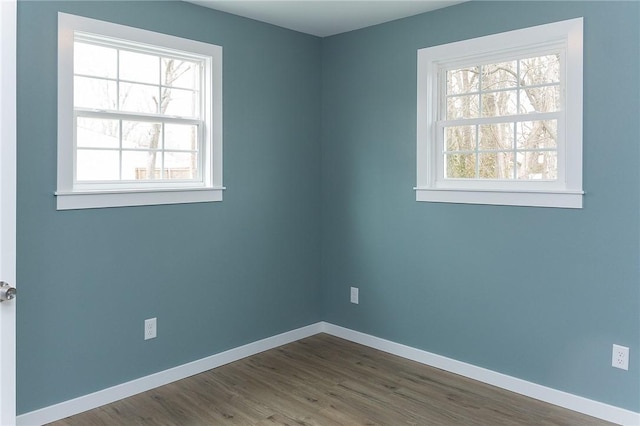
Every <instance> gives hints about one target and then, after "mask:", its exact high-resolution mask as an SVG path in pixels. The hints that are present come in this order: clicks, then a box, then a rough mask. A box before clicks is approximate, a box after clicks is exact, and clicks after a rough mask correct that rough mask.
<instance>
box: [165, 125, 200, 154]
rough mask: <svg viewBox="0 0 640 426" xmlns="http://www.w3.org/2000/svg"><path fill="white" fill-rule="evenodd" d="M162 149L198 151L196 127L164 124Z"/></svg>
mask: <svg viewBox="0 0 640 426" xmlns="http://www.w3.org/2000/svg"><path fill="white" fill-rule="evenodd" d="M164 132H165V135H164V149H180V150H189V151H196V150H197V149H198V140H197V136H196V135H197V132H198V126H195V125H183V124H165V126H164Z"/></svg>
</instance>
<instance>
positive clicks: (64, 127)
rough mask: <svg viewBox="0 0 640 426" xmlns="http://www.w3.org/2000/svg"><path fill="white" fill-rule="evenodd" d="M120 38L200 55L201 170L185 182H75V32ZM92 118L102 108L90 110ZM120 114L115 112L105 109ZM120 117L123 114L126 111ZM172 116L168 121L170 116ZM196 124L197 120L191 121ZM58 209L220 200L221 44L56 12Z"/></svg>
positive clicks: (221, 189)
mask: <svg viewBox="0 0 640 426" xmlns="http://www.w3.org/2000/svg"><path fill="white" fill-rule="evenodd" d="M76 32H78V33H83V34H91V35H95V36H98V37H107V38H111V39H117V40H122V42H123V43H131V44H137V45H140V46H144V47H146V48H151V49H153V48H157V49H158V51H159V52H162V51H163V50H166V51H171V50H175V51H180V52H189V53H192V54H194V55H197V56H198V57H204V58H206V60H204V61H203V63H204V64H205V65H204V68H205V69H204V72H203V74H204V75H203V79H202V80H203V84H202V87H201V90H202V91H203V93H204V102H203V103H204V106H203V108H204V109H203V114H202V117H203V119H202V122H200V123H199V127H200V128H201V131H200V135H201V137H202V141H203V143H202V144H201V152H199V155H202V156H203V161H202V162H201V163H200V164H202V166H203V168H204V169H201V170H199V175H200V179H198V180H197V181H189V182H175V181H174V182H171V181H168V182H162V181H156V182H145V183H143V184H141V183H117V182H116V183H114V182H110V183H105V184H99V183H97V184H96V183H93V184H86V183H81V182H76V181H75V178H74V175H75V169H76V168H75V161H76V159H75V157H76V147H75V145H76V143H75V131H76V126H75V121H76V117H77V115H78V114H77V112H76V111H74V101H73V99H74V97H73V89H74V84H73V81H74V80H73V78H74V77H73V75H74V71H73V69H74V67H73V55H74V52H73V51H74V40H75V34H76ZM88 114H92V115H95V116H99V115H100V114H105V113H102V112H100V111H94V112H88ZM106 114H108V115H112V116H113V117H115V118H119V117H120V115H123V114H118V113H106ZM123 116H126V114H124V115H123ZM169 120H170V119H169ZM194 122H195V121H194ZM57 175H58V178H57V191H56V192H55V195H56V199H57V209H58V210H69V209H87V208H105V207H123V206H143V205H156V204H180V203H198V202H211V201H222V192H223V190H224V189H225V188H224V186H223V185H222V47H221V46H217V45H213V44H208V43H203V42H198V41H195V40H188V39H184V38H180V37H175V36H170V35H167V34H160V33H156V32H153V31H147V30H142V29H138V28H132V27H128V26H124V25H119V24H113V23H110V22H104V21H99V20H95V19H90V18H85V17H81V16H75V15H70V14H66V13H58V173H57Z"/></svg>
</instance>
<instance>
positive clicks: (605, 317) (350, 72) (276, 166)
mask: <svg viewBox="0 0 640 426" xmlns="http://www.w3.org/2000/svg"><path fill="white" fill-rule="evenodd" d="M57 11H63V12H68V13H74V14H78V15H83V16H88V17H92V18H97V19H102V20H107V21H112V22H117V23H121V24H125V25H132V26H136V27H141V28H145V29H150V30H155V31H160V32H168V33H171V34H175V35H178V36H182V37H188V38H193V39H197V40H201V41H206V42H211V43H215V44H219V45H222V46H223V47H224V153H225V158H224V183H225V185H226V186H227V187H228V188H229V189H228V190H227V191H226V192H225V194H224V196H225V199H224V201H223V202H221V203H207V204H189V205H173V206H153V207H133V208H117V209H100V210H83V211H64V212H58V211H56V210H55V199H54V196H53V195H52V194H53V192H54V191H55V181H56V170H55V167H56V160H55V158H56V119H57V117H56V113H57V112H56V60H57V57H56V54H57V51H56V38H55V37H56V36H55V34H56V14H57ZM578 16H584V18H585V73H584V74H585V92H584V94H585V105H584V106H585V108H584V110H585V116H584V117H585V119H584V122H585V124H584V128H585V138H584V149H585V155H584V169H585V172H584V182H585V185H584V186H585V191H586V192H587V194H586V196H585V208H584V209H582V210H563V209H542V208H523V207H500V206H473V205H453V204H432V203H417V202H416V201H415V194H414V192H413V190H412V188H413V186H414V185H415V121H416V115H415V99H416V94H415V85H416V83H415V81H416V50H417V49H418V48H421V47H426V46H430V45H435V44H441V43H446V42H450V41H455V40H460V39H465V38H470V37H476V36H481V35H486V34H490V33H495V32H500V31H506V30H510V29H516V28H522V27H526V26H530V25H536V24H542V23H546V22H551V21H556V20H561V19H568V18H574V17H578ZM18 20H19V22H18V31H19V33H18V52H19V59H18V75H19V77H18V145H19V146H18V167H19V173H18V280H19V285H20V300H19V303H18V404H19V407H18V411H19V412H20V413H24V412H27V411H30V410H33V409H37V408H40V407H43V406H47V405H51V404H54V403H56V402H60V401H64V400H67V399H70V398H73V397H77V396H80V395H83V394H86V393H89V392H93V391H96V390H99V389H103V388H105V387H108V386H112V385H115V384H118V383H122V382H124V381H127V380H131V379H134V378H137V377H141V376H145V375H147V374H150V373H153V372H156V371H160V370H162V369H166V368H169V367H172V366H175V365H179V364H182V363H185V362H188V361H191V360H194V359H199V358H202V357H205V356H208V355H211V354H214V353H217V352H220V351H222V350H225V349H228V348H231V347H235V346H239V345H241V344H244V343H247V342H251V341H255V340H257V339H259V338H262V337H266V336H271V335H274V334H277V333H279V332H282V331H286V330H290V329H293V328H297V327H300V326H303V325H306V324H310V323H313V322H315V321H318V320H327V321H330V322H332V323H335V324H338V325H342V326H346V327H350V328H353V329H355V330H359V331H363V332H366V333H370V334H372V335H376V336H380V337H383V338H387V339H390V340H394V341H397V342H400V343H405V344H408V345H411V346H414V347H417V348H422V349H425V350H428V351H431V352H434V353H438V354H441V355H444V356H448V357H451V358H455V359H458V360H461V361H465V362H469V363H472V364H475V365H478V366H481V367H486V368H489V369H492V370H495V371H499V372H503V373H505V374H509V375H512V376H515V377H519V378H522V379H525V380H529V381H532V382H535V383H540V384H542V385H545V386H550V387H553V388H556V389H560V390H565V391H567V392H571V393H574V394H577V395H582V396H585V397H587V398H592V399H595V400H598V401H602V402H605V403H609V404H613V405H616V406H620V407H624V408H627V409H631V410H635V411H640V389H639V387H640V384H639V383H638V379H637V377H638V372H637V371H638V370H637V369H638V365H640V356H639V352H640V341H639V340H640V336H639V331H638V323H639V321H640V306H639V303H640V286H639V283H640V276H639V275H640V271H639V267H638V265H639V260H640V220H639V219H640V217H639V215H640V173H639V172H638V167H637V164H638V160H640V150H639V149H638V142H639V136H638V135H639V133H640V127H639V125H638V113H639V111H640V104H639V102H640V101H639V99H640V84H639V83H638V76H639V75H640V66H639V59H638V57H639V54H640V33H639V30H638V28H639V25H640V4H638V3H633V2H626V3H614V2H607V3H596V2H585V3H579V2H553V3H551V2H546V3H543V2H532V3H525V2H518V3H511V2H497V3H491V2H471V3H466V4H462V5H458V6H454V7H451V8H447V9H444V10H440V11H436V12H433V13H429V14H425V15H420V16H417V17H412V18H407V19H403V20H399V21H395V22H392V23H388V24H383V25H379V26H376V27H372V28H368V29H364V30H360V31H354V32H351V33H346V34H342V35H338V36H334V37H329V38H326V39H318V38H314V37H311V36H306V35H302V34H299V33H295V32H292V31H287V30H283V29H280V28H277V27H273V26H269V25H266V24H262V23H258V22H255V21H250V20H247V19H242V18H238V17H234V16H231V15H227V14H223V13H219V12H215V11H211V10H207V9H203V8H200V7H197V6H194V5H191V4H186V3H182V2H158V3H151V2H142V3H136V2H104V3H102V2H69V3H53V2H43V3H39V2H31V1H21V2H20V3H19V9H18ZM351 285H354V286H358V287H360V304H359V305H352V304H350V303H349V287H350V286H351ZM153 316H157V317H158V329H159V333H158V338H157V339H155V340H151V341H147V342H144V341H143V340H142V322H143V320H144V319H145V318H149V317H153ZM612 343H618V344H622V345H625V346H629V347H630V348H631V369H630V371H628V372H625V371H622V370H617V369H613V368H612V367H610V359H611V344H612Z"/></svg>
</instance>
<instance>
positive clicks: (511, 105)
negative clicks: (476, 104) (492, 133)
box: [482, 90, 518, 117]
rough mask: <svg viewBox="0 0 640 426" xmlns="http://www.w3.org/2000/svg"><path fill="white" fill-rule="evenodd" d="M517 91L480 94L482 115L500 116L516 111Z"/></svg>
mask: <svg viewBox="0 0 640 426" xmlns="http://www.w3.org/2000/svg"><path fill="white" fill-rule="evenodd" d="M517 93H518V91H517V90H507V91H504V92H489V93H483V94H482V116H483V117H500V116H504V115H513V114H516V113H517V111H518V109H517V108H518V106H517V105H518V104H517V102H518V95H517Z"/></svg>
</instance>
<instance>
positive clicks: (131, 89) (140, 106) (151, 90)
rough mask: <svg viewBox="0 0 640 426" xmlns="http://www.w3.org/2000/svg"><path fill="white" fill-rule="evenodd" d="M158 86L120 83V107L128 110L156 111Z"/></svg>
mask: <svg viewBox="0 0 640 426" xmlns="http://www.w3.org/2000/svg"><path fill="white" fill-rule="evenodd" d="M158 97H159V87H157V86H147V85H144V84H130V83H120V109H121V110H122V111H129V112H142V113H157V112H158Z"/></svg>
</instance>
